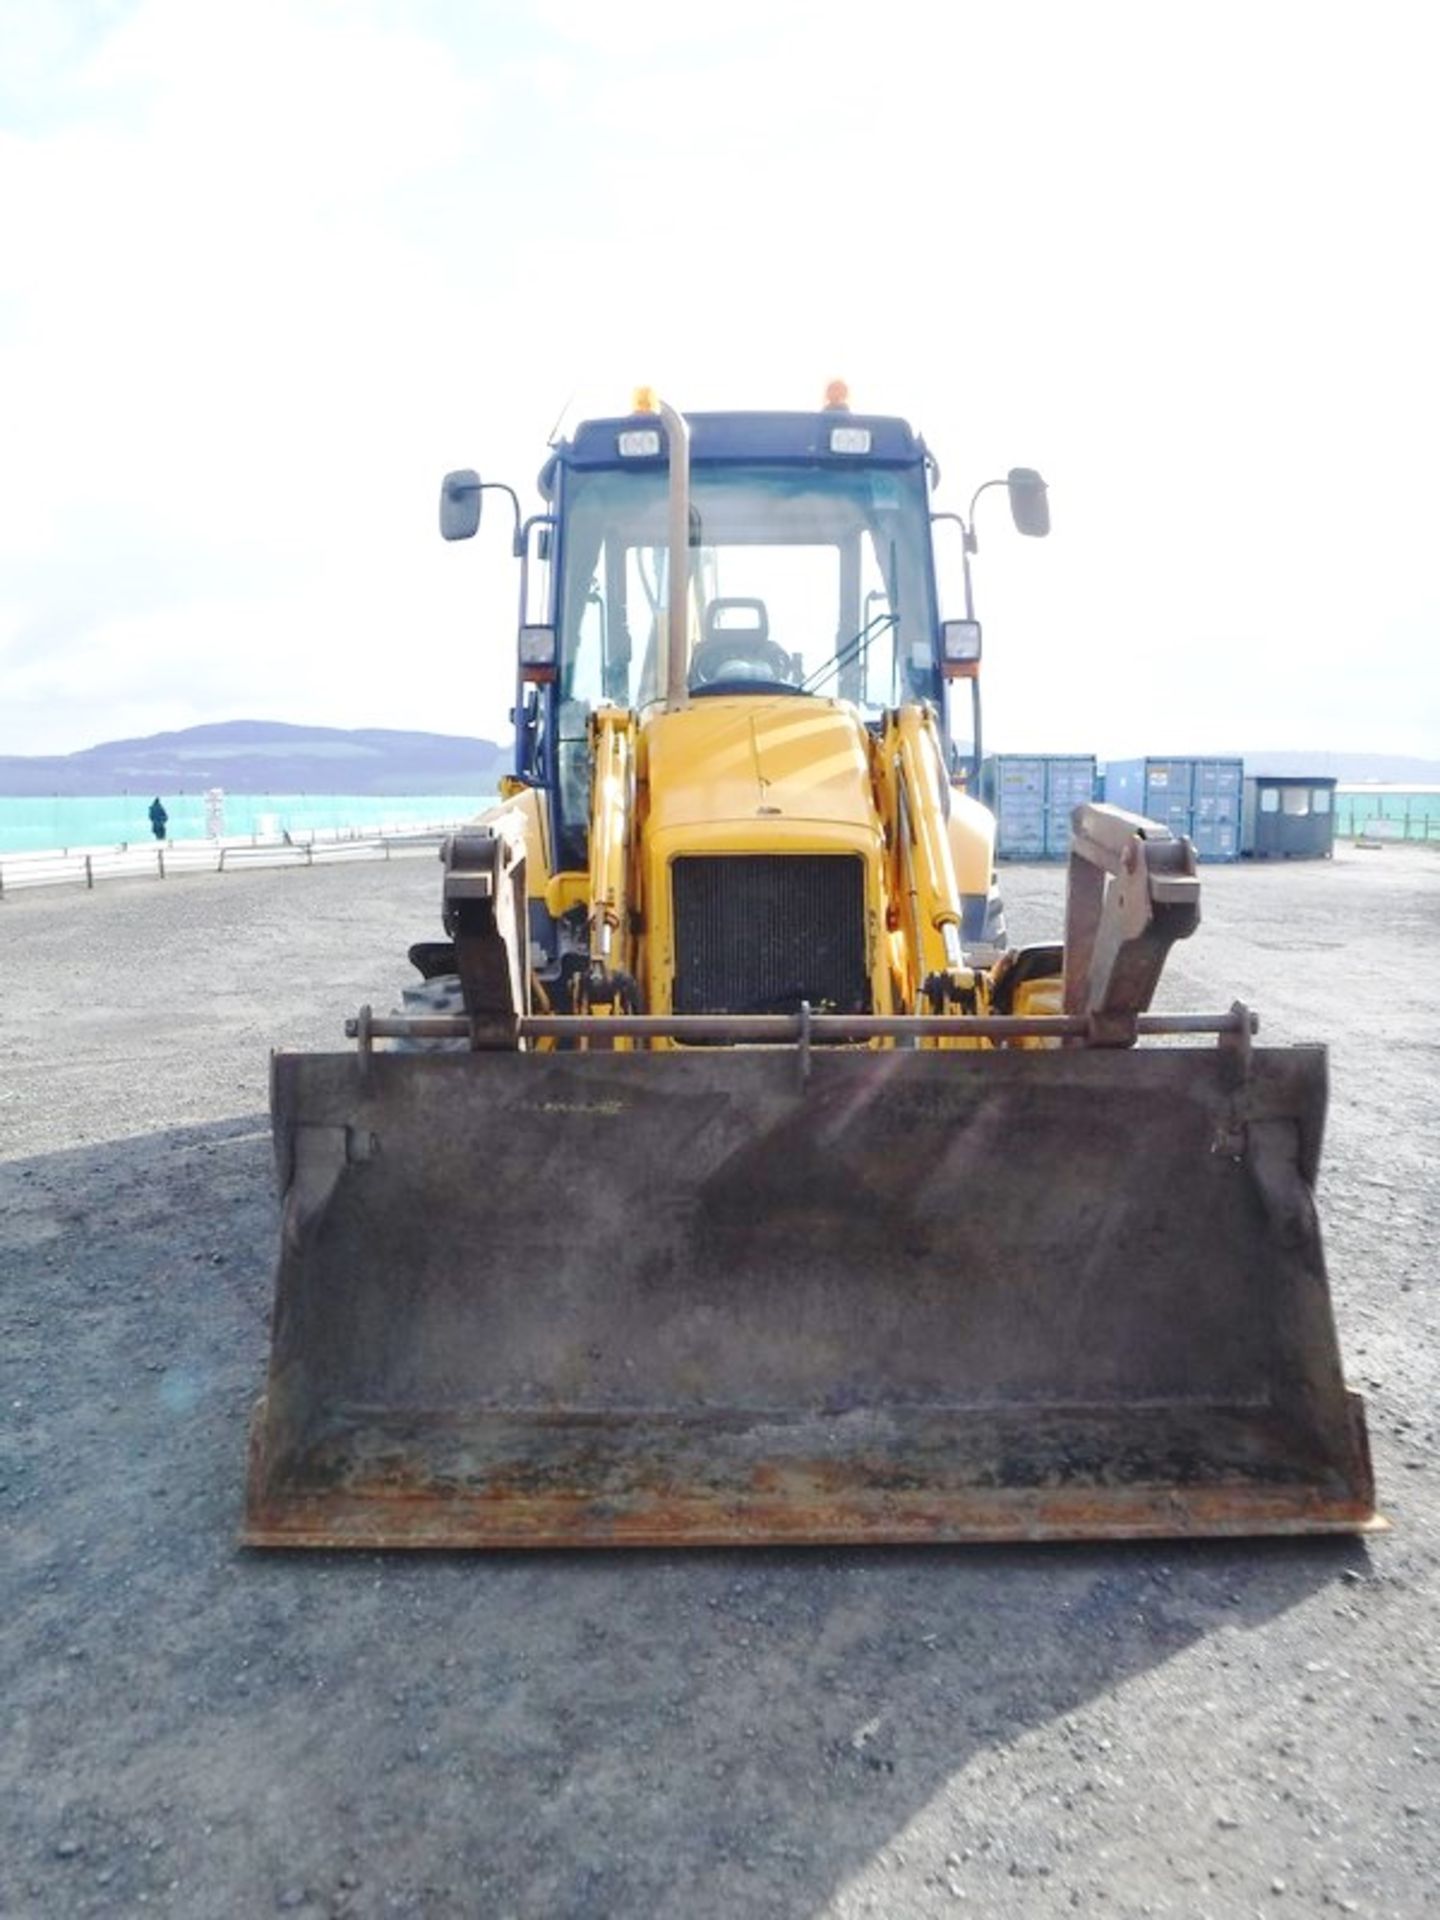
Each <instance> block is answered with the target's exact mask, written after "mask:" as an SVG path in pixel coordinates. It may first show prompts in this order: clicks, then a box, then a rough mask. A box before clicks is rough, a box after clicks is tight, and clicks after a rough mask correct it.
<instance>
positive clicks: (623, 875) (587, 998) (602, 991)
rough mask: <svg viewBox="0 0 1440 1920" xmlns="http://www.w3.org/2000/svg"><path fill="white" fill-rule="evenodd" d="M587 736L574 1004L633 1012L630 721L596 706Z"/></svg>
mask: <svg viewBox="0 0 1440 1920" xmlns="http://www.w3.org/2000/svg"><path fill="white" fill-rule="evenodd" d="M590 735H591V742H592V745H593V750H594V773H593V775H592V779H591V812H590V884H589V908H588V913H587V923H588V928H589V934H590V967H589V971H588V973H587V974H586V976H585V978H584V981H583V985H582V989H581V995H580V1001H581V1006H582V1008H583V1009H590V1008H594V1009H596V1010H599V1009H601V1008H604V1007H610V1008H613V1009H614V1010H615V1011H616V1012H621V1011H624V1012H629V1013H638V1012H639V1011H640V1006H639V997H638V990H637V989H636V986H635V972H634V953H633V946H634V937H633V933H632V930H631V913H630V875H631V872H632V871H633V865H634V848H633V844H632V837H633V830H634V817H635V717H634V715H633V714H632V713H630V712H628V711H627V710H626V709H625V708H623V707H602V708H601V709H600V711H599V712H598V713H596V714H595V715H594V717H593V719H592V721H591V726H590Z"/></svg>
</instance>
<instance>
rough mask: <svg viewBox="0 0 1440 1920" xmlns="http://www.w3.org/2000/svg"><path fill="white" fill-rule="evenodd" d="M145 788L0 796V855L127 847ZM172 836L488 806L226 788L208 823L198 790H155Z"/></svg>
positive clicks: (351, 822) (449, 820)
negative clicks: (91, 794)
mask: <svg viewBox="0 0 1440 1920" xmlns="http://www.w3.org/2000/svg"><path fill="white" fill-rule="evenodd" d="M154 797H155V796H154V795H153V794H150V793H124V794H106V795H102V796H97V797H95V798H83V799H82V798H79V797H77V796H76V795H73V794H46V795H41V796H36V797H34V798H31V797H26V798H24V799H19V798H16V797H13V796H5V795H0V853H47V852H50V851H51V850H52V849H58V848H62V847H92V848H93V847H118V846H126V845H129V846H134V845H137V844H139V843H142V842H145V841H149V840H150V839H151V838H152V835H151V832H150V818H149V812H150V802H151V800H152V799H153V798H154ZM160 799H161V802H162V804H163V805H164V808H165V811H166V813H167V814H168V815H169V820H168V822H167V824H166V829H165V830H166V833H167V835H168V836H169V838H170V839H172V840H203V839H204V838H205V837H206V835H207V834H209V833H212V832H213V833H216V834H219V835H223V836H225V837H227V838H234V837H244V836H246V835H249V834H263V835H267V836H269V835H279V834H282V833H290V834H300V833H310V832H320V833H331V832H344V831H345V830H347V829H352V828H353V829H355V830H357V831H362V832H377V831H379V830H380V829H382V828H387V827H390V828H399V829H402V830H404V829H407V828H409V829H415V828H420V827H441V826H454V825H456V824H458V823H459V822H461V821H464V820H470V819H473V818H474V816H475V815H476V814H477V813H480V812H482V811H483V810H484V809H485V808H486V807H488V806H490V805H492V804H493V799H494V796H493V795H491V794H484V793H423V794H381V795H375V794H353V793H338V794H337V793H332V794H315V793H227V794H226V795H225V796H224V799H223V801H222V803H221V810H222V814H223V818H222V819H220V820H219V821H218V822H212V820H211V818H210V817H209V815H208V814H207V803H206V799H205V795H204V794H203V793H191V794H175V795H171V794H161V795H160Z"/></svg>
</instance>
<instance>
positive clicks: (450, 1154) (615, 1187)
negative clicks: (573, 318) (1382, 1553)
mask: <svg viewBox="0 0 1440 1920" xmlns="http://www.w3.org/2000/svg"><path fill="white" fill-rule="evenodd" d="M936 477H937V470H936V467H935V463H934V460H933V457H932V456H931V455H930V453H929V452H928V450H927V449H926V447H925V445H924V443H923V441H922V440H920V439H919V438H918V437H917V436H916V435H914V434H913V433H912V432H911V430H910V428H909V427H908V426H907V425H906V424H905V422H903V421H901V420H898V419H894V418H888V417H882V416H876V415H861V414H858V413H854V412H852V411H850V409H849V407H848V405H847V404H846V396H845V394H844V393H843V391H841V390H839V389H834V390H832V391H831V393H830V395H829V396H828V403H827V406H826V407H825V409H824V410H822V411H820V412H818V413H768V414H761V413H730V414H697V415H692V416H689V417H688V418H685V417H682V416H681V415H680V414H678V413H677V412H675V411H674V410H673V409H672V408H670V407H669V406H667V405H665V404H663V403H661V402H659V401H657V400H656V399H655V398H654V396H652V395H650V394H648V393H645V392H643V391H642V393H641V394H640V395H637V398H636V406H635V409H634V411H633V412H632V413H631V414H629V415H627V416H624V417H620V418H615V419H608V420H594V421H590V422H587V423H585V424H584V425H582V426H580V427H579V428H578V429H577V430H576V432H575V434H574V437H573V438H572V439H567V440H562V441H561V442H560V443H559V444H557V445H556V446H555V447H554V449H553V452H552V455H551V457H550V459H549V461H548V462H547V464H546V466H545V468H544V470H543V472H542V475H541V480H540V488H541V493H542V495H543V497H544V510H543V511H542V512H540V513H539V514H536V515H534V516H533V517H531V518H528V519H523V520H522V517H521V509H520V505H519V502H518V500H517V499H516V498H515V495H514V494H513V493H512V492H511V491H510V489H508V488H501V489H494V488H493V487H486V486H482V483H481V481H480V479H479V477H478V475H476V474H475V473H473V472H461V473H454V474H451V475H450V476H448V478H447V479H446V481H445V483H444V486H443V489H442V494H441V531H442V533H443V534H444V535H445V537H446V538H447V539H463V538H467V537H469V536H471V535H473V534H474V533H475V532H476V530H477V528H478V526H479V522H480V509H481V502H482V498H483V494H484V493H485V492H486V491H491V490H495V491H500V492H503V493H504V494H506V495H508V497H509V500H510V503H511V506H512V508H513V513H514V521H515V526H514V547H515V553H516V556H517V557H518V559H519V561H520V572H521V624H520V633H519V673H518V685H517V699H516V708H515V720H516V734H517V755H516V770H515V773H514V775H513V776H512V777H510V778H508V779H507V780H506V782H505V785H504V793H503V797H502V799H501V801H500V803H499V804H498V805H497V806H496V807H495V808H493V809H492V810H491V811H490V812H489V813H488V814H487V815H485V816H484V817H483V818H482V819H481V820H479V821H478V822H477V823H476V824H475V825H474V826H473V827H471V828H469V829H467V830H466V831H464V832H461V833H457V834H456V835H455V836H454V837H453V838H452V839H451V840H450V841H449V842H448V844H447V845H446V847H445V848H444V850H443V853H444V874H443V898H442V910H443V924H444V933H445V938H444V939H443V940H437V941H433V942H425V943H421V944H420V945H418V946H416V947H414V948H412V949H411V959H412V961H413V962H414V964H415V967H416V969H417V972H418V975H419V976H420V977H419V978H418V980H417V982H416V983H415V985H414V987H413V988H412V989H411V990H409V991H407V993H406V994H405V996H404V998H405V1006H404V1007H403V1009H402V1010H401V1011H399V1012H398V1013H393V1014H386V1013H373V1012H372V1011H371V1010H369V1009H368V1008H367V1009H362V1010H361V1011H360V1012H359V1014H358V1015H357V1016H356V1017H355V1018H353V1019H351V1020H350V1021H349V1023H348V1031H349V1036H350V1038H351V1040H352V1041H353V1042H354V1045H353V1047H352V1048H351V1049H350V1050H348V1051H345V1052H336V1053H326V1054H281V1055H278V1056H277V1057H276V1058H275V1061H274V1071H273V1120H274V1135H275V1146H276V1153H277V1157H278V1163H279V1175H280V1186H281V1191H282V1195H283V1208H282V1228H281V1252H280V1262H279V1272H278V1278H277V1288H276V1303H275V1318H274V1330H273V1353H272V1358H271V1365H270V1373H269V1381H268V1386H267V1389H266V1392H265V1395H264V1398H263V1400H262V1402H261V1403H260V1406H259V1408H258V1410H257V1414H256V1418H255V1421H254V1425H253V1429H252V1436H251V1458H250V1474H249V1488H248V1506H247V1516H246V1523H245V1538H246V1539H247V1540H248V1541H250V1542H252V1543H253V1544H256V1545H260V1546H319V1547H330V1546H357V1547H360V1546H363V1547H386V1546H393V1547H418V1546H437V1547H452V1546H473V1547H506V1548H508V1547H520V1546H557V1545H577V1546H580V1545H583V1546H618V1545H645V1546H654V1545H670V1544H676V1543H708V1544H717V1543H726V1544H737V1543H750V1542H754V1543H765V1542H806V1541H814V1542H820V1541H823V1542H867V1541H868V1542H882V1541H891V1542H898V1541H995V1540H1046V1539H1077V1538H1091V1537H1106V1538H1109V1537H1136V1536H1147V1535H1148V1536H1153V1535H1204V1534H1243V1533H1307V1532H1336V1531H1359V1530H1363V1529H1365V1528H1367V1527H1370V1526H1374V1525H1377V1524H1379V1522H1378V1521H1377V1520H1376V1516H1375V1509H1374V1494H1373V1486H1372V1480H1371V1473H1370V1467H1369V1459H1368V1453H1367V1446H1366V1437H1365V1425H1364V1417H1363V1412H1362V1408H1361V1405H1360V1402H1359V1400H1358V1398H1356V1397H1355V1396H1353V1395H1351V1394H1349V1393H1348V1392H1347V1391H1346V1388H1345V1385H1344V1381H1343V1378H1342V1373H1341V1365H1340V1356H1339V1350H1338V1346H1337V1342H1336V1336H1335V1329H1334V1323H1333V1320H1332V1317H1331V1310H1330V1302H1329V1295H1328V1290H1327V1284H1326V1276H1325V1269H1324V1263H1323V1260H1322V1255H1321V1248H1320V1238H1319V1231H1318V1227H1317V1223H1316V1216H1315V1209H1314V1205H1313V1198H1312V1192H1313V1186H1314V1181H1315V1174H1316V1166H1317V1161H1318V1158H1319V1153H1320V1143H1321V1132H1322V1128H1323V1123H1324V1117H1325V1103H1326V1078H1325V1074H1326V1068H1325V1054H1324V1051H1323V1049H1321V1048H1319V1047H1285V1048H1275V1049H1271V1048H1262V1047H1260V1046H1257V1045H1256V1044H1255V1042H1254V1034H1255V1031H1256V1026H1257V1023H1256V1019H1255V1016H1254V1015H1253V1013H1252V1012H1251V1011H1250V1010H1249V1009H1247V1008H1246V1007H1243V1006H1239V1005H1235V1006H1231V1007H1229V1008H1227V1009H1225V1010H1223V1011H1220V1012H1216V1013H1203V1012H1202V1013H1193V1014H1175V1013H1169V1014H1157V1013H1154V1012H1152V1011H1151V1010H1150V1009H1151V1002H1152V996H1153V993H1154V989H1155V986H1156V982H1157V980H1158V978H1159V975H1160V971H1161V968H1162V966H1163V964H1164V959H1165V955H1166V952H1167V950H1168V948H1169V946H1170V945H1171V943H1172V942H1173V941H1175V940H1177V939H1181V938H1184V937H1186V936H1187V935H1189V934H1190V933H1191V932H1192V931H1193V929H1194V927H1195V925H1196V923H1197V921H1198V918H1199V888H1200V882H1199V878H1198V876H1197V873H1196V867H1195V858H1194V854H1193V851H1192V849H1191V847H1190V846H1189V843H1188V842H1186V841H1184V840H1181V839H1176V838H1173V837H1172V836H1171V835H1170V834H1169V833H1168V832H1167V831H1166V829H1165V828H1164V827H1161V826H1159V825H1157V824H1155V823H1154V822H1151V821H1147V820H1143V819H1140V818H1137V817H1135V816H1132V815H1129V814H1125V813H1121V812H1119V811H1117V810H1115V809H1113V808H1106V807H1102V806H1086V807H1081V808H1079V809H1077V810H1076V814H1075V819H1074V837H1073V845H1072V852H1071V857H1070V871H1069V878H1068V895H1067V905H1066V923H1065V928H1064V940H1063V943H1061V942H1056V943H1055V944H1053V945H1041V946H1028V947H1021V948H1018V949H1017V948H1014V947H1012V946H1010V945H1009V944H1008V942H1007V940H1006V936H1005V929H1004V923H1003V915H1002V913H1001V909H1000V900H999V896H998V893H997V890H996V885H995V869H994V837H993V836H994V823H993V820H992V819H991V817H990V815H989V814H988V813H987V812H986V811H985V809H984V808H982V807H981V806H979V805H978V803H977V802H976V801H975V799H974V798H973V797H971V793H970V792H968V791H966V786H967V781H966V779H965V775H966V773H967V771H969V772H972V773H973V770H974V768H975V767H976V766H978V759H979V751H980V740H979V703H978V680H977V674H978V663H979V656H980V629H979V626H978V624H977V622H976V620H975V618H974V608H973V604H972V602H971V595H970V569H969V555H970V553H972V552H973V551H974V517H975V501H974V500H972V502H971V507H970V514H969V517H968V519H966V518H962V517H960V516H956V515H948V516H947V515H939V514H936V513H935V512H933V511H932V506H931V492H932V486H933V482H934V480H935V478H936ZM987 484H997V483H987ZM998 484H1001V485H1004V486H1006V488H1007V491H1008V493H1009V496H1010V502H1011V507H1012V512H1013V515H1014V518H1015V521H1016V525H1017V526H1018V528H1019V530H1020V531H1021V532H1022V533H1028V534H1042V533H1044V532H1046V531H1047V530H1048V527H1049V514H1048V506H1047V502H1046V492H1045V486H1044V482H1043V481H1042V480H1041V478H1040V476H1039V475H1038V474H1036V473H1034V472H1033V471H1030V470H1026V469H1016V470H1014V471H1012V473H1011V474H1010V475H1009V478H1008V481H1007V482H1002V483H998ZM980 491H981V492H983V491H984V489H983V488H982V489H981V490H980ZM978 497H979V495H978V494H977V495H976V499H978ZM946 518H948V519H952V520H954V519H957V518H958V519H959V520H960V525H959V529H958V532H959V537H960V541H961V546H962V551H963V553H964V557H965V572H964V578H965V596H966V605H965V614H964V617H963V618H959V619H953V620H943V619H942V618H941V614H940V608H939V605H938V600H937V591H936V580H935V566H934V537H935V534H934V523H935V521H936V520H940V519H946ZM945 537H948V536H945ZM969 784H970V785H971V786H972V787H973V781H972V782H970V783H969Z"/></svg>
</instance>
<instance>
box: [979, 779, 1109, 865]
mask: <svg viewBox="0 0 1440 1920" xmlns="http://www.w3.org/2000/svg"><path fill="white" fill-rule="evenodd" d="M980 797H981V799H982V800H983V801H984V802H985V804H986V806H988V807H989V808H990V809H991V811H992V812H993V813H994V815H995V823H996V833H995V851H996V852H997V853H998V854H999V856H1000V858H1001V859H1002V860H1063V859H1064V858H1065V857H1066V855H1067V854H1068V853H1069V851H1070V815H1071V813H1072V811H1073V810H1074V809H1075V808H1076V807H1078V806H1079V805H1080V804H1081V802H1082V801H1085V800H1093V799H1094V797H1095V756H1094V755H1093V754H1088V753H1063V754H1022V753H998V754H992V755H991V757H990V758H989V759H988V760H987V761H986V762H985V764H984V766H983V768H982V769H981V773H980Z"/></svg>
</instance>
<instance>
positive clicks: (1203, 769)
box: [1105, 757, 1245, 860]
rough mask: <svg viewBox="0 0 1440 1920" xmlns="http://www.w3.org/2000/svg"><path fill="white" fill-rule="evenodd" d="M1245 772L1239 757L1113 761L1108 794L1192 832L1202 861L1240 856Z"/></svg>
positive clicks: (1121, 804)
mask: <svg viewBox="0 0 1440 1920" xmlns="http://www.w3.org/2000/svg"><path fill="white" fill-rule="evenodd" d="M1244 773H1245V769H1244V763H1243V761H1241V760H1238V759H1215V760H1160V759H1156V758H1153V757H1147V758H1145V759H1143V760H1112V761H1111V762H1110V764H1109V765H1108V766H1107V767H1106V769H1105V798H1106V799H1107V800H1108V801H1109V802H1110V804H1111V805H1112V806H1116V807H1125V808H1127V809H1128V810H1129V812H1131V813H1143V814H1144V815H1145V816H1146V818H1147V819H1150V820H1158V821H1159V822H1160V824H1161V825H1162V826H1165V827H1168V828H1169V829H1170V831H1171V832H1172V833H1173V834H1177V835H1178V834H1184V835H1186V836H1187V837H1188V838H1189V839H1190V840H1192V841H1193V842H1194V844H1195V851H1196V853H1197V854H1198V856H1199V857H1200V859H1202V860H1238V859H1239V858H1240V811H1241V797H1242V793H1243V790H1244Z"/></svg>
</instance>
